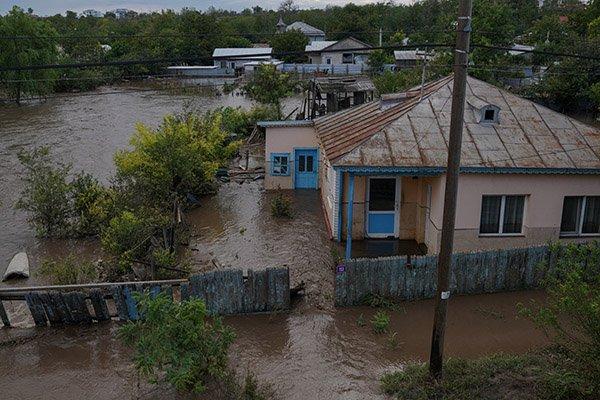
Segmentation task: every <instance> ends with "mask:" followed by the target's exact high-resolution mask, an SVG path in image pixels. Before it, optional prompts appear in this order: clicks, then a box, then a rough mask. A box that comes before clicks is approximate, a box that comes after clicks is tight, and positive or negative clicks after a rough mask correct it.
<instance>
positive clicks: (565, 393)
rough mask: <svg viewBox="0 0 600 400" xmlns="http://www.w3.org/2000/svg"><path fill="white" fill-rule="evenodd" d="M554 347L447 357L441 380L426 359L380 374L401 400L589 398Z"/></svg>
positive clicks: (593, 395) (387, 388)
mask: <svg viewBox="0 0 600 400" xmlns="http://www.w3.org/2000/svg"><path fill="white" fill-rule="evenodd" d="M569 364H570V361H569V360H568V359H567V358H566V356H564V355H562V354H561V353H560V352H559V351H558V350H555V349H546V350H543V351H538V352H533V353H529V354H525V355H502V354H500V355H493V356H488V357H484V358H480V359H477V360H464V359H449V360H448V361H447V362H446V363H445V364H444V379H443V380H441V382H435V381H433V380H431V379H430V377H429V371H428V366H427V364H410V365H407V366H406V367H405V369H404V370H403V371H401V372H394V373H390V374H386V375H384V376H383V378H382V379H381V385H382V389H383V391H384V392H385V393H387V394H389V395H393V396H394V397H395V398H397V399H403V400H404V399H405V400H441V399H444V400H462V399H482V400H492V399H524V400H525V399H541V400H567V399H568V400H576V399H582V400H588V399H590V400H591V399H597V398H599V397H597V396H598V393H591V392H589V391H586V389H585V388H586V387H589V385H587V384H586V382H584V381H583V378H582V377H581V376H580V375H579V374H577V373H576V372H574V369H572V368H570V367H569Z"/></svg>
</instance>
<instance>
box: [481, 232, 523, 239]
mask: <svg viewBox="0 0 600 400" xmlns="http://www.w3.org/2000/svg"><path fill="white" fill-rule="evenodd" d="M479 237H482V238H498V237H525V234H524V233H480V234H479Z"/></svg>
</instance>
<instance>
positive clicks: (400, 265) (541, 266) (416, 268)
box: [335, 246, 557, 306]
mask: <svg viewBox="0 0 600 400" xmlns="http://www.w3.org/2000/svg"><path fill="white" fill-rule="evenodd" d="M556 257H557V254H556V252H555V251H553V250H552V248H551V247H550V246H538V247H528V248H521V249H510V250H493V251H484V252H477V253H464V254H462V253H459V254H455V255H454V256H453V258H452V268H451V278H450V290H451V292H452V293H456V294H467V293H469V294H475V293H492V292H501V291H510V290H519V289H531V288H536V287H539V286H540V284H541V282H542V280H543V278H544V277H545V276H546V273H547V271H548V270H549V269H551V268H553V266H554V265H555V263H556ZM409 260H410V263H409ZM436 286H437V256H417V257H413V258H412V259H408V258H407V257H385V258H373V259H354V260H349V261H348V262H347V264H346V265H344V266H340V267H338V272H337V274H336V278H335V303H336V305H338V306H352V305H359V304H362V303H363V302H364V300H365V298H366V297H367V296H369V295H378V296H383V297H388V298H392V299H397V300H418V299H426V298H431V297H433V296H434V295H435V291H436Z"/></svg>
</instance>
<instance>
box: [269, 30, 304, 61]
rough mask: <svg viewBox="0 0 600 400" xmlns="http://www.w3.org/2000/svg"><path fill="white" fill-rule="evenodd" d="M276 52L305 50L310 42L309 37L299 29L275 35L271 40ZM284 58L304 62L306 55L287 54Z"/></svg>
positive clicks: (284, 59)
mask: <svg viewBox="0 0 600 400" xmlns="http://www.w3.org/2000/svg"><path fill="white" fill-rule="evenodd" d="M270 44H271V47H273V52H274V53H285V52H303V51H304V48H305V47H306V45H307V44H308V37H306V36H305V35H304V34H303V33H302V32H300V31H299V30H297V29H292V30H289V31H285V32H282V33H278V34H276V35H273V36H272V37H271V40H270ZM282 60H283V61H285V62H288V63H295V62H299V63H300V62H304V61H305V60H306V56H305V55H302V54H300V55H286V56H283V57H282Z"/></svg>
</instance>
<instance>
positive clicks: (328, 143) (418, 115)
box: [315, 77, 600, 169]
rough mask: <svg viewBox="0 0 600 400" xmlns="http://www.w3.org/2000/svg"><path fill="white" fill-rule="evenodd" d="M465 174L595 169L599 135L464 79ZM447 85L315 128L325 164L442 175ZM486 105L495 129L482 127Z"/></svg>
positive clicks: (599, 160)
mask: <svg viewBox="0 0 600 400" xmlns="http://www.w3.org/2000/svg"><path fill="white" fill-rule="evenodd" d="M467 82H468V85H467V102H466V108H465V122H464V132H463V142H462V160H461V166H463V167H494V168H495V167H497V168H553V169H554V168H566V169H573V168H590V169H599V168H600V129H598V128H595V127H592V126H589V125H585V124H583V123H581V122H579V121H577V120H575V119H574V118H571V117H568V116H566V115H563V114H560V113H558V112H555V111H552V110H550V109H548V108H546V107H543V106H541V105H539V104H536V103H534V102H532V101H529V100H526V99H523V98H521V97H518V96H515V95H513V94H511V93H508V92H506V91H504V90H501V89H499V88H497V87H495V86H493V85H491V84H488V83H485V82H483V81H480V80H477V79H475V78H472V77H469V78H468V81H467ZM452 84H453V79H452V77H446V78H443V79H441V80H438V81H435V82H432V83H429V84H428V85H427V86H425V87H424V90H423V98H422V99H420V90H419V89H413V90H411V91H409V92H406V93H404V94H401V95H399V96H398V97H399V98H400V100H398V99H397V100H396V103H395V104H394V105H391V106H388V105H386V100H381V101H378V102H372V103H367V104H364V105H361V106H359V107H355V108H351V109H348V110H344V111H342V112H339V113H334V114H329V115H327V116H325V117H322V118H318V119H316V120H315V127H316V129H317V133H318V135H319V137H320V139H321V141H322V143H323V149H324V152H325V155H326V157H328V158H329V159H330V160H332V161H333V163H334V164H335V165H339V166H385V167H396V166H401V167H403V166H410V167H445V165H446V161H447V152H448V132H449V127H450V110H451V103H452V101H451V95H452ZM485 105H491V106H496V107H499V109H500V113H499V120H498V122H497V123H480V122H479V120H480V118H481V110H480V108H481V107H482V106H485Z"/></svg>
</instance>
